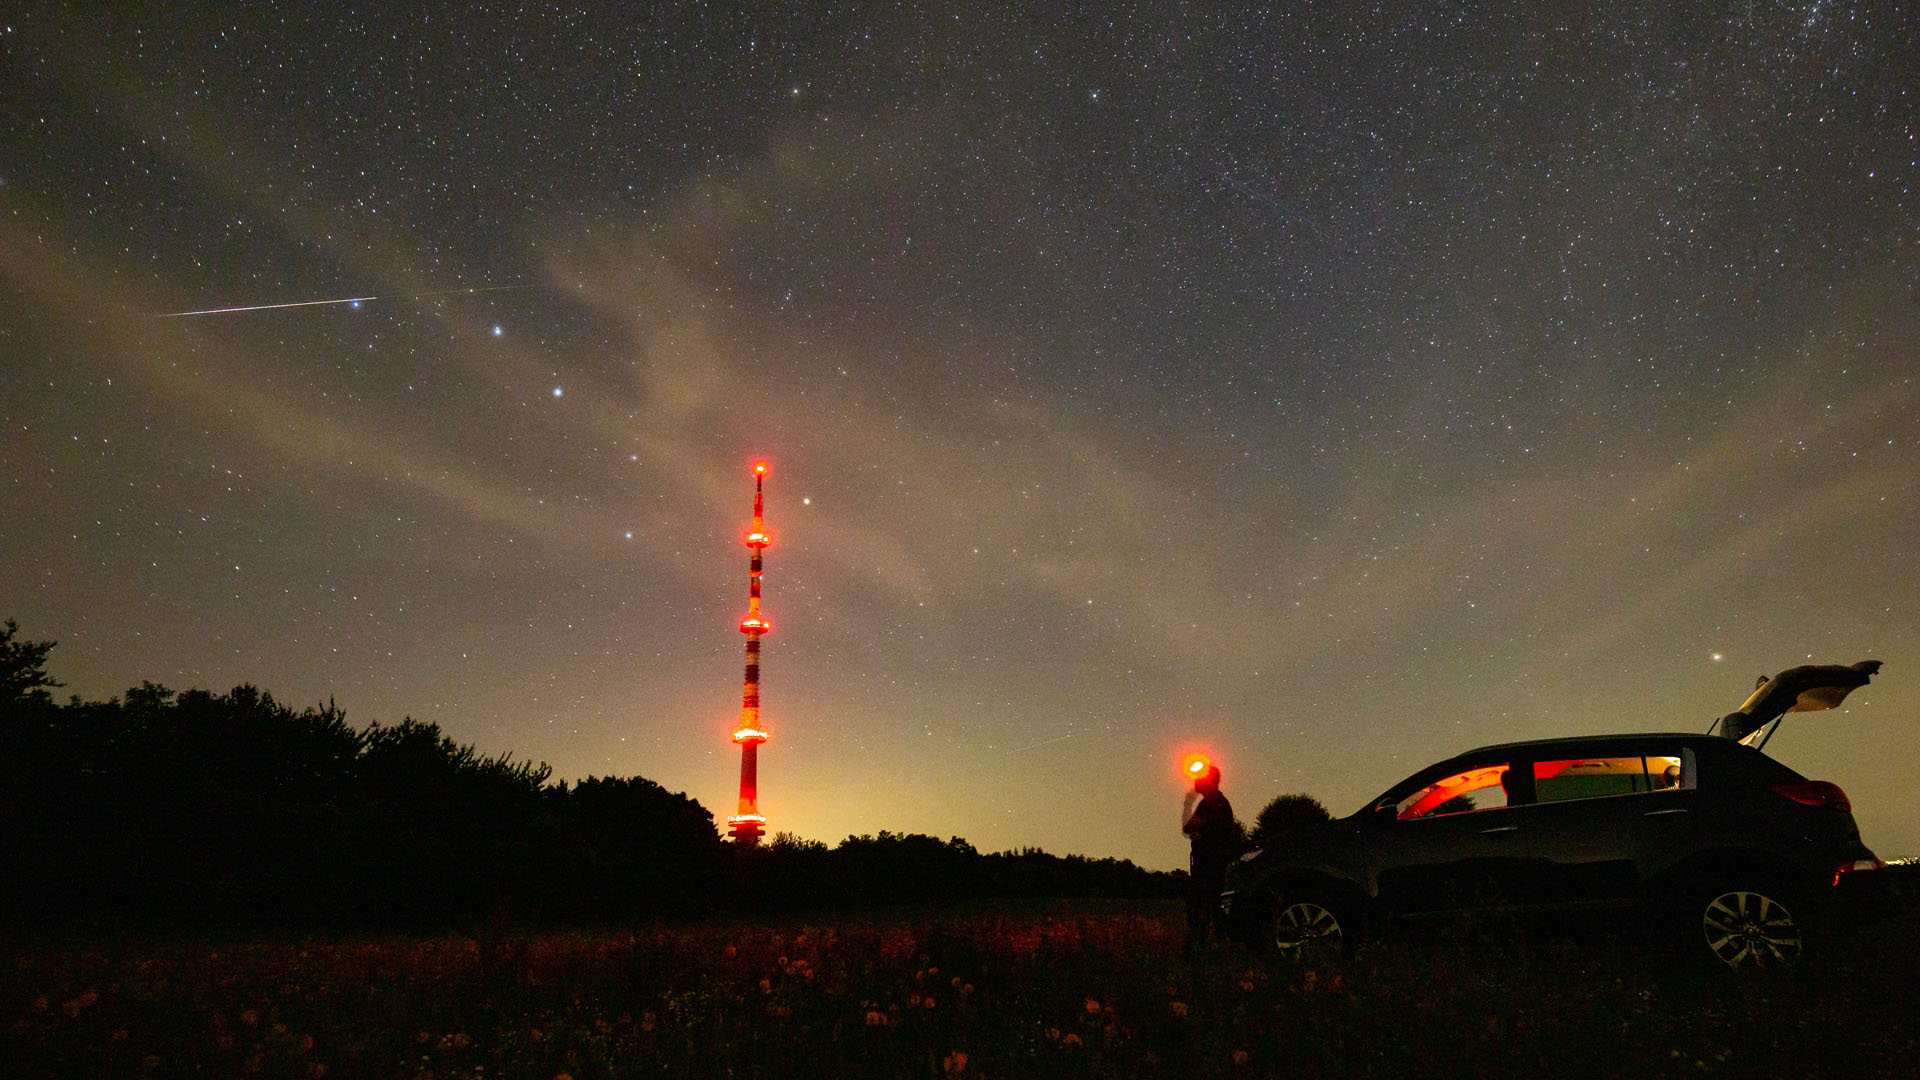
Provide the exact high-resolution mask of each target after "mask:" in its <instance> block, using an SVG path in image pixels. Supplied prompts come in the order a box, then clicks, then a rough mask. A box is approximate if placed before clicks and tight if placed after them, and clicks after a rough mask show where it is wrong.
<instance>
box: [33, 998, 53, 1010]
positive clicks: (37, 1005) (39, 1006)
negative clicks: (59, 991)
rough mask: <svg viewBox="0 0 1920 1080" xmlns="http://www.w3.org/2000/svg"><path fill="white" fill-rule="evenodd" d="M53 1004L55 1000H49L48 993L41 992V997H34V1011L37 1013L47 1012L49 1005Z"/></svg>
mask: <svg viewBox="0 0 1920 1080" xmlns="http://www.w3.org/2000/svg"><path fill="white" fill-rule="evenodd" d="M52 1004H53V1002H51V1001H48V1000H47V995H45V994H41V995H40V996H39V997H37V998H34V999H33V1011H34V1012H37V1013H43V1012H46V1011H47V1007H48V1006H50V1005H52Z"/></svg>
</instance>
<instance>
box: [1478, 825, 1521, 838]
mask: <svg viewBox="0 0 1920 1080" xmlns="http://www.w3.org/2000/svg"><path fill="white" fill-rule="evenodd" d="M1518 831H1520V826H1518V825H1496V826H1494V827H1493V828H1491V829H1481V830H1480V835H1481V836H1492V835H1493V834H1494V833H1503V832H1518Z"/></svg>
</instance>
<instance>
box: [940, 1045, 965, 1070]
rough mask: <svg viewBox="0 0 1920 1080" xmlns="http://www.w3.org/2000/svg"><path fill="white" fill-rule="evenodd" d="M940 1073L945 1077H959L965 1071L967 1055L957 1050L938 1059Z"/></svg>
mask: <svg viewBox="0 0 1920 1080" xmlns="http://www.w3.org/2000/svg"><path fill="white" fill-rule="evenodd" d="M940 1071H941V1073H943V1074H944V1075H947V1076H959V1075H960V1074H961V1073H963V1072H966V1071H967V1055H966V1054H965V1053H963V1052H961V1051H959V1050H955V1051H954V1052H953V1053H951V1054H948V1055H947V1056H946V1057H943V1058H941V1059H940Z"/></svg>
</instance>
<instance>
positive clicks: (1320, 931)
mask: <svg viewBox="0 0 1920 1080" xmlns="http://www.w3.org/2000/svg"><path fill="white" fill-rule="evenodd" d="M1267 912H1268V914H1267V918H1266V920H1265V923H1264V927H1265V930H1264V933H1263V934H1262V935H1261V936H1262V942H1261V944H1262V945H1263V946H1265V948H1266V950H1267V951H1268V952H1270V953H1271V954H1272V955H1274V956H1276V957H1278V958H1281V959H1286V960H1321V959H1331V958H1334V957H1340V956H1349V955H1351V954H1352V952H1353V946H1354V944H1355V942H1357V941H1358V940H1359V936H1360V934H1359V929H1360V928H1359V926H1358V925H1357V924H1356V923H1355V922H1354V920H1353V918H1352V917H1351V916H1349V915H1348V914H1347V913H1346V909H1345V907H1344V906H1343V905H1341V904H1338V903H1336V902H1334V901H1332V900H1328V899H1324V898H1321V897H1317V896H1314V895H1312V894H1307V893H1302V894H1300V895H1297V896H1296V895H1285V894H1280V895H1275V896H1274V897H1273V898H1272V903H1271V904H1270V905H1269V906H1268V908H1267Z"/></svg>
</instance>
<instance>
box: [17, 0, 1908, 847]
mask: <svg viewBox="0 0 1920 1080" xmlns="http://www.w3.org/2000/svg"><path fill="white" fill-rule="evenodd" d="M133 6H134V5H126V6H125V7H133ZM1550 6H1551V5H1539V4H1516V5H1487V6H1481V5H1465V4H1460V5H1456V4H1439V3H1384V4H1379V5H1376V6H1373V7H1368V6H1365V5H1360V4H1352V3H1347V2H1344V0H1343V2H1336V3H1326V4H1299V5H1286V7H1287V8H1288V11H1287V12H1286V13H1284V14H1282V13H1271V12H1259V11H1254V10H1245V9H1236V8H1232V7H1227V6H1221V7H1212V6H1206V5H1192V6H1189V5H1184V4H1169V5H1161V4H1148V5H1142V6H1140V7H1139V8H1137V9H1132V10H1126V9H1121V8H1107V7H1106V6H1105V5H1099V6H1095V7H1091V8H1089V10H1088V11H1087V12H1084V13H1081V14H1071V13H1068V14H1061V13H1057V12H1055V11H1053V10H1052V7H1053V5H1028V6H1016V5H999V4H983V5H977V6H975V5H966V6H948V5H943V4H926V5H904V6H897V5H858V4H849V5H844V6H817V5H804V6H803V5H773V4H769V5H742V8H741V9H739V10H732V9H729V8H728V7H727V6H725V5H717V4H716V5H701V4H663V5H658V6H657V7H656V6H655V5H645V4H631V5H605V6H601V7H593V8H588V9H584V10H583V9H576V8H574V7H572V6H570V5H551V6H550V5H545V4H536V5H529V8H530V9H531V10H521V11H517V12H506V11H503V10H500V9H498V8H489V9H485V10H483V9H480V8H468V7H466V6H463V5H442V4H437V3H427V4H380V5H371V6H368V7H366V8H364V9H362V10H359V11H356V12H352V13H342V11H341V10H340V8H339V7H338V6H337V5H329V4H320V5H310V4H248V5H244V10H241V11H237V12H236V11H223V10H220V9H225V8H229V7H241V6H240V5H169V6H167V7H166V8H165V13H164V15H163V16H162V15H148V14H132V13H129V12H127V11H125V10H117V9H119V8H120V7H121V6H119V5H73V6H72V7H71V8H70V9H67V10H61V9H62V8H66V7H67V6H66V5H55V4H48V3H34V2H31V0H30V2H29V3H28V4H27V5H26V6H25V7H24V8H22V7H20V6H18V5H14V6H10V7H9V9H8V12H7V13H6V14H4V15H0V100H4V103H5V104H4V109H3V110H0V477H3V478H4V483H3V485H0V570H4V578H0V618H4V617H8V616H11V617H13V618H15V619H17V620H19V622H20V624H21V632H22V634H23V636H25V637H28V638H31V639H56V640H58V641H59V643H60V644H59V646H58V648H57V649H56V650H55V651H54V653H53V656H52V661H51V667H52V673H53V674H54V675H55V676H56V677H58V678H60V679H62V680H64V681H65V682H66V684H67V688H66V689H65V690H63V691H60V693H62V694H67V693H73V694H79V695H81V696H83V697H87V698H106V697H109V696H112V695H116V694H120V693H123V692H124V691H125V689H126V688H127V687H129V686H133V685H137V684H138V683H139V682H140V681H142V680H152V681H154V682H158V683H163V684H165V685H168V686H171V687H173V688H175V689H184V688H188V687H207V688H211V689H213V690H215V691H224V690H226V689H228V688H231V687H232V686H234V685H235V684H238V683H242V682H250V683H253V684H255V685H258V686H260V687H263V688H265V689H268V690H270V691H271V692H273V693H274V694H275V695H276V697H278V698H279V699H280V700H281V701H283V702H286V703H288V704H292V705H295V706H304V705H308V704H313V703H315V702H322V701H325V700H326V699H329V698H331V699H333V700H335V701H336V702H337V703H338V704H339V705H340V706H341V707H342V708H344V709H345V710H346V712H347V717H348V720H349V721H351V722H354V723H356V724H366V723H368V722H371V721H375V720H378V721H381V722H383V723H393V722H397V721H399V720H400V719H401V718H402V717H404V716H412V717H415V718H417V719H420V720H427V721H433V722H436V723H438V724H440V725H441V726H442V727H443V729H444V730H445V731H446V732H447V733H448V734H449V735H451V736H452V737H453V738H455V739H457V740H459V741H461V742H470V743H473V744H475V745H477V746H478V747H479V748H480V749H481V750H482V751H484V752H487V753H491V754H501V753H508V752H511V753H512V754H513V755H514V757H515V759H516V760H533V761H544V762H548V763H550V764H551V765H552V766H553V769H554V775H555V776H556V778H566V779H576V778H581V777H585V776H587V775H590V774H592V775H603V776H604V775H610V774H611V775H621V776H628V775H635V774H638V775H641V776H645V777H648V778H650V779H653V780H656V781H658V782H659V783H661V784H663V785H665V786H666V787H667V788H668V789H670V790H674V791H685V792H687V793H688V794H690V795H692V796H694V797H695V798H698V799H699V800H700V801H701V802H702V803H703V804H704V805H705V806H707V807H708V808H709V809H710V810H713V811H714V812H715V814H716V816H717V817H720V818H724V817H725V816H726V815H727V814H728V813H730V812H732V810H733V798H734V794H735V786H736V783H737V779H738V770H739V752H738V750H737V749H736V748H735V747H734V746H733V745H732V744H731V743H730V742H729V739H728V736H729V734H730V732H731V731H732V730H733V728H734V726H735V724H736V723H737V721H738V719H739V707H740V683H741V668H742V659H743V648H742V643H743V638H742V635H741V634H740V633H739V630H738V621H739V619H740V617H741V615H742V614H743V613H744V612H745V609H746V594H747V549H746V548H745V546H744V545H743V544H742V543H741V540H742V537H743V536H744V534H745V531H746V526H747V520H748V517H749V514H750V511H751V505H752V490H753V479H752V475H751V473H750V467H751V464H752V462H753V461H754V460H755V459H756V458H760V457H764V458H766V459H767V460H769V461H770V462H771V465H772V470H771V472H770V474H769V476H768V480H767V517H768V526H769V528H770V530H771V531H772V533H773V536H774V546H773V547H772V548H770V549H769V550H768V552H767V572H766V610H767V612H768V614H769V615H770V616H771V618H772V620H773V622H774V632H773V633H772V634H771V635H769V636H768V638H767V640H766V643H765V658H764V666H763V692H764V699H765V709H766V711H765V715H764V721H765V726H766V727H767V729H768V730H769V731H770V732H771V735H772V739H771V741H770V742H768V743H767V744H766V745H765V746H764V747H763V748H762V750H761V756H760V778H761V800H760V805H761V809H762V810H763V811H764V812H765V813H766V814H767V815H768V817H769V818H770V826H769V828H770V830H771V831H782V830H787V831H792V832H795V833H797V834H799V835H801V836H804V837H808V838H812V839H818V840H824V841H827V842H828V843H833V842H837V841H838V840H840V839H842V838H844V837H845V836H847V835H848V834H852V833H872V832H877V831H879V830H881V829H891V830H894V831H896V832H900V831H905V832H926V833H932V834H935V835H937V836H941V837H943V838H944V837H947V836H954V835H958V836H962V837H965V838H967V839H968V840H970V841H972V842H973V843H974V844H975V845H976V846H978V847H980V848H982V849H983V850H1004V849H1008V848H1016V847H1022V846H1029V845H1031V846H1039V847H1043V848H1046V849H1047V850H1050V851H1054V852H1057V853H1082V854H1088V855H1095V856H1107V855H1113V856H1121V857H1127V858H1132V859H1134V860H1136V861H1139V862H1141V863H1142V864H1144V865H1147V866H1151V867H1156V868H1168V867H1173V866H1177V865H1182V864H1183V862H1184V842H1183V840H1182V839H1181V837H1180V835H1179V831H1178V827H1177V821H1178V818H1177V808H1178V805H1179V796H1180V793H1181V790H1182V788H1181V784H1180V780H1179V777H1178V776H1177V775H1176V769H1177V767H1178V755H1179V754H1180V752H1182V751H1184V750H1187V749H1190V748H1194V747H1205V748H1208V749H1210V750H1211V751H1212V752H1213V753H1214V754H1215V755H1216V756H1217V758H1218V760H1219V761H1220V763H1221V765H1222V767H1223V769H1224V771H1225V776H1226V780H1225V790H1226V792H1227V794H1228V795H1229V796H1230V797H1231V798H1232V799H1233V801H1234V803H1235V806H1236V809H1237V810H1238V811H1239V813H1240V815H1241V816H1242V817H1243V818H1246V819H1249V820H1250V819H1251V818H1252V816H1253V814H1254V813H1255V812H1256V811H1258V809H1259V808H1260V806H1261V805H1262V804H1263V803H1264V802H1265V801H1266V800H1267V799H1269V798H1271V797H1272V796H1274V795H1277V794H1281V793H1285V792H1296V791H1298V792H1306V793H1309V794H1312V795H1314V796H1316V797H1318V798H1319V799H1321V800H1322V801H1323V802H1324V803H1326V804H1327V806H1328V807H1329V808H1331V809H1333V810H1334V811H1335V812H1336V813H1347V812H1351V811H1353V810H1355V809H1357V808H1358V807H1359V806H1360V805H1361V804H1362V803H1363V802H1364V801H1365V800H1367V799H1368V798H1370V797H1372V796H1373V795H1375V794H1378V793H1379V792H1380V791H1382V790H1384V789H1385V788H1386V787H1387V786H1388V785H1390V784H1391V783H1393V782H1395V781H1397V780H1399V779H1400V778H1401V777H1403V776H1404V775H1406V774H1407V773H1409V772H1411V771H1412V770H1413V769H1415V768H1417V767H1419V766H1422V765H1425V764H1427V763H1429V762H1430V761H1433V760H1436V759H1438V758H1440V757H1443V756H1446V755H1449V754H1452V753H1455V752H1458V751H1461V750H1465V749H1469V748H1471V747H1473V746H1477V745H1482V744H1485V743H1490V742H1500V741H1507V740H1512V739H1523V738H1538V737H1546V736H1557V735H1574V734H1583V733H1591V732H1610V731H1630V730H1681V731H1702V730H1705V729H1706V727H1707V726H1708V725H1709V724H1710V723H1711V722H1712V721H1713V720H1714V719H1715V718H1716V717H1718V716H1719V715H1721V714H1722V713H1725V712H1728V711H1730V710H1731V709H1733V708H1734V707H1735V706H1737V705H1738V704H1739V703H1740V702H1741V701H1742V700H1743V699H1744V698H1745V697H1746V695H1747V693H1748V692H1749V691H1750V690H1751V689H1752V687H1753V685H1754V682H1755V678H1756V676H1759V675H1762V674H1768V673H1772V672H1776V671H1779V670H1781V669H1783V668H1786V667H1790V666H1793V665H1796V664H1802V663H1809V662H1813V663H1851V662H1853V661H1856V660H1862V659H1880V660H1883V661H1885V663H1886V667H1885V670H1884V671H1883V673H1882V674H1881V675H1880V676H1879V677H1878V678H1877V679H1876V680H1875V681H1874V683H1873V684H1872V685H1871V686H1868V687H1866V688H1864V689H1862V690H1858V691H1856V692H1855V693H1854V695H1853V696H1852V697H1851V698H1849V699H1848V701H1847V703H1846V708H1845V709H1844V710H1841V711H1836V712H1831V713H1816V714H1808V715H1801V716H1795V717H1791V718H1789V721H1788V723H1787V725H1786V727H1785V728H1784V729H1783V730H1782V732H1781V733H1780V734H1779V736H1778V737H1777V738H1775V739H1774V740H1773V742H1772V744H1771V746H1770V747H1769V752H1770V753H1772V754H1773V755H1774V756H1776V757H1778V758H1779V759H1780V760H1781V761H1783V762H1785V763H1787V764H1788V765H1791V766H1793V767H1795V768H1797V769H1799V770H1800V771H1802V772H1803V773H1806V774H1808V775H1809V776H1812V777H1814V778H1817V779H1827V780H1832V781H1835V782H1837V783H1839V784H1840V785H1841V786H1843V787H1844V788H1845V789H1846V790H1847V791H1848V793H1849V794H1850V795H1851V796H1852V798H1853V801H1854V806H1855V814H1856V817H1857V818H1858V820H1859V822H1860V825H1861V829H1862V833H1863V836H1864V839H1865V840H1866V841H1867V843H1868V845H1869V846H1871V847H1873V848H1875V849H1876V850H1877V851H1878V852H1879V853H1880V854H1881V855H1882V856H1884V857H1888V858H1892V857H1897V856H1905V855H1916V854H1920V784H1916V783H1915V775H1916V770H1917V769H1920V722H1917V721H1920V611H1917V610H1916V607H1917V604H1916V601H1920V585H1917V584H1916V582H1917V581H1920V578H1917V577H1916V568H1920V382H1917V381H1916V379H1917V374H1916V373H1917V372H1920V364H1917V363H1916V361H1917V360H1920V355H1917V354H1920V345H1917V344H1916V343H1917V342H1920V199H1917V198H1916V194H1915V185H1916V182H1920V164H1917V162H1920V91H1916V86H1920V79H1917V78H1916V76H1915V74H1914V73H1915V72H1916V71H1920V44H1917V42H1920V14H1916V12H1915V9H1914V8H1913V7H1912V5H1910V4H1906V3H1899V2H1893V0H1879V2H1858V3H1856V2H1845V0H1831V2H1830V0H1812V2H1795V3H1785V2H1764V3H1760V2H1755V3H1722V4H1699V5H1668V4H1665V3H1622V4H1595V5H1587V4H1577V5H1570V6H1569V7H1568V8H1567V9H1566V10H1564V11H1549V10H1548V8H1549V7H1550ZM1670 7H1674V8H1684V9H1686V10H1685V11H1684V12H1679V13H1676V12H1674V11H1670V10H1669V8H1670ZM758 9H764V10H758ZM350 297H363V298H367V299H363V300H361V301H360V302H359V303H358V304H357V305H355V304H344V303H342V304H322V305H313V306H306V307H283V308H274V309H268V310H257V311H247V312H228V313H220V314H202V315H173V316H172V317H163V316H168V315H170V314H171V313H177V312H187V311H201V310H206V309H214V308H228V307H241V306H253V305H268V304H291V303H301V302H307V301H322V300H338V299H345V298H350Z"/></svg>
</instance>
